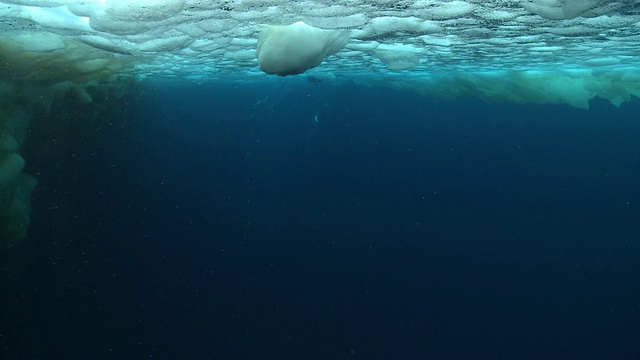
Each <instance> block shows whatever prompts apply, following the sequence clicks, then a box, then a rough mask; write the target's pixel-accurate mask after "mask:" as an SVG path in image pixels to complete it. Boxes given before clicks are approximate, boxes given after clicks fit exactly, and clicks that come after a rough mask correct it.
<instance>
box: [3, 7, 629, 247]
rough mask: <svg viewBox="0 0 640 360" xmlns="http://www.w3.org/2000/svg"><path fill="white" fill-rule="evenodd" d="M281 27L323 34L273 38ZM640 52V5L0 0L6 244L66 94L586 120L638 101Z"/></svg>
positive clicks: (18, 225) (18, 229)
mask: <svg viewBox="0 0 640 360" xmlns="http://www.w3.org/2000/svg"><path fill="white" fill-rule="evenodd" d="M298 21H302V22H304V24H306V25H308V26H306V25H305V26H288V25H291V24H295V23H297V22H298ZM287 26H288V27H287ZM284 28H286V29H305V31H307V32H306V34H307V35H308V34H315V35H314V36H312V37H309V36H307V35H304V34H303V35H300V36H299V34H295V33H290V34H287V36H286V37H284V39H285V40H284V41H283V38H282V37H278V38H272V39H271V40H273V39H277V40H278V41H271V40H268V37H269V36H268V35H269V34H274V33H277V31H275V30H274V29H284ZM269 29H271V30H269ZM260 33H262V34H263V36H262V41H260V40H259V39H260V36H259V34H260ZM307 37H308V38H309V39H308V41H307V42H306V43H305V42H304V41H300V39H301V38H307ZM286 39H290V40H286ZM293 42H296V43H295V44H294V43H293ZM300 44H303V45H304V46H301V45H300ZM257 48H260V52H259V53H261V54H262V59H263V60H262V63H259V57H260V56H259V55H260V54H259V53H258V54H257V52H256V50H257ZM302 48H304V49H306V50H304V51H302V50H301V49H302ZM639 55H640V0H612V1H610V0H494V1H484V0H406V1H405V0H401V1H398V0H367V1H352V0H348V1H347V0H307V1H284V0H267V1H264V0H223V1H210V0H135V1H134V0H0V75H1V78H0V81H1V82H0V96H1V97H2V98H1V99H0V100H1V101H0V228H1V229H2V231H5V233H0V243H1V242H5V243H15V242H17V241H19V240H20V239H21V238H23V237H24V229H25V228H26V225H27V224H28V222H29V221H28V212H29V211H28V210H29V194H30V192H31V190H32V189H33V187H34V186H35V179H33V178H32V177H29V176H27V175H25V174H23V173H22V169H23V167H24V160H23V159H22V157H21V156H20V154H19V149H20V144H21V143H22V141H23V140H24V134H26V130H25V129H26V127H27V126H28V125H29V119H30V118H31V117H32V116H33V113H34V111H38V112H41V113H46V112H47V111H48V109H50V108H51V103H52V102H53V101H55V99H56V98H57V97H59V96H75V97H77V99H78V100H79V101H82V102H85V103H91V102H92V101H93V96H92V91H95V89H98V88H100V87H124V86H127V84H130V81H129V80H132V81H141V80H143V79H149V78H151V79H153V78H174V79H180V80H181V81H187V80H193V81H198V82H202V81H221V80H225V81H226V80H229V79H233V80H234V81H259V80H260V79H262V78H264V77H265V76H269V75H266V74H265V73H264V72H263V71H261V68H262V70H264V71H265V72H269V73H273V74H277V75H292V74H298V73H303V72H305V75H301V76H308V77H309V78H310V79H311V80H313V81H322V80H331V79H334V78H345V79H350V80H353V81H357V82H360V83H364V84H375V85H384V86H392V87H396V88H402V89H408V90H412V91H416V92H420V93H424V94H427V95H430V96H445V97H459V96H472V97H479V98H482V99H486V100H489V101H510V102H516V103H524V102H534V103H553V104H569V105H571V106H575V107H578V108H583V109H587V108H588V107H589V102H590V101H591V100H592V99H594V98H596V97H600V98H603V99H607V100H609V101H610V102H611V104H613V105H615V106H620V105H621V104H623V103H624V102H627V101H630V100H631V99H632V97H634V96H635V97H640V60H639V59H640V57H639ZM299 76H300V75H299ZM123 80H127V81H123ZM11 229H13V230H11ZM9 233H11V235H7V234H9Z"/></svg>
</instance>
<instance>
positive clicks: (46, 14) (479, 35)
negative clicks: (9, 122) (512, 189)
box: [0, 0, 640, 108]
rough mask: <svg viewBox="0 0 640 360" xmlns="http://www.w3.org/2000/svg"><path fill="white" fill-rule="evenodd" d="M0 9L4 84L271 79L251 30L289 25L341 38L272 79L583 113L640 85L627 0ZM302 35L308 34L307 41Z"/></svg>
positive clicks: (35, 4) (88, 0) (11, 0)
mask: <svg viewBox="0 0 640 360" xmlns="http://www.w3.org/2000/svg"><path fill="white" fill-rule="evenodd" d="M0 4H2V6H1V7H0V19H2V20H0V33H1V34H2V36H1V37H0V58H1V60H2V64H3V65H2V67H1V68H0V71H1V72H2V75H3V78H5V79H7V78H14V79H21V80H24V79H27V80H29V81H34V82H40V83H48V84H56V83H59V82H72V83H76V84H84V83H87V82H91V81H96V80H99V81H102V82H109V81H112V80H118V79H121V78H123V77H126V78H130V79H134V80H139V79H143V78H149V77H151V78H154V77H156V78H160V77H162V78H167V77H169V78H179V79H185V80H187V79H194V80H197V81H208V80H211V81H215V80H217V79H220V78H223V77H226V76H235V77H241V78H243V79H256V78H260V77H264V76H269V75H266V74H264V73H263V72H262V71H261V70H260V66H259V64H258V57H257V54H256V48H257V47H258V38H259V34H260V33H261V32H264V31H265V29H268V28H271V29H275V28H277V26H289V25H291V24H294V23H296V22H299V21H301V22H304V23H305V24H307V25H308V26H309V29H317V30H314V31H316V32H318V33H320V34H325V33H326V34H332V33H333V32H336V33H337V32H338V31H339V32H340V34H346V39H345V41H342V43H341V45H344V46H341V47H340V48H336V49H331V50H332V51H326V52H323V51H320V52H319V53H318V55H319V56H320V57H319V58H317V59H313V60H314V61H312V62H310V63H312V64H313V66H302V67H300V69H301V70H300V69H294V70H277V69H279V67H278V66H277V65H278V64H274V63H270V68H274V69H276V70H272V71H271V72H272V73H276V74H278V72H280V75H289V74H297V73H300V72H303V71H305V70H306V76H310V77H313V78H316V79H327V78H336V77H343V78H350V79H355V80H358V81H362V82H373V83H376V84H385V85H391V86H398V87H403V88H410V89H415V90H417V91H420V92H424V93H427V94H433V95H443V96H459V95H470V96H480V97H482V98H487V99H491V100H494V99H495V100H508V101H516V102H539V103H568V104H571V105H574V106H578V107H583V108H584V107H587V106H588V102H589V100H591V99H592V98H594V97H602V98H605V99H609V100H610V101H611V103H613V104H614V105H619V104H621V103H623V102H625V101H628V100H629V99H630V97H631V96H634V95H638V94H639V93H640V85H639V84H638V81H637V79H638V77H639V75H638V74H639V73H638V72H639V71H640V70H639V68H640V60H639V58H638V55H639V54H640V1H638V0H620V1H606V0H497V1H481V0H466V1H462V0H453V1H447V0H416V1H395V0H394V1H390V0H372V1H352V0H335V1H327V0H309V1H282V0H268V1H257V0H235V1H234V0H228V1H204V0H136V1H127V0H2V1H0ZM274 26H276V27H274ZM322 31H324V32H322ZM320 38H322V37H320ZM313 41H319V40H314V39H310V40H309V43H310V44H308V45H313V44H311V42H313ZM275 43H278V44H279V46H280V47H281V48H282V49H286V51H284V50H283V51H281V50H279V49H280V48H270V49H268V50H269V54H270V55H271V57H270V59H283V60H281V61H282V62H283V63H284V61H285V60H284V59H288V57H291V56H296V55H299V54H296V53H295V52H291V49H295V48H296V47H297V46H294V45H293V44H289V45H290V46H288V47H287V46H285V45H283V43H284V42H283V41H279V42H275ZM316 45H317V46H316V48H319V49H324V47H323V46H321V44H320V45H318V44H316ZM279 51H280V52H279ZM287 51H288V52H287ZM265 53H266V52H265ZM334 53H335V54H334ZM323 57H324V58H323ZM318 62H321V63H320V64H318ZM285 68H286V66H285ZM309 69H310V70H309ZM267 72H269V71H267ZM302 76H305V75H302Z"/></svg>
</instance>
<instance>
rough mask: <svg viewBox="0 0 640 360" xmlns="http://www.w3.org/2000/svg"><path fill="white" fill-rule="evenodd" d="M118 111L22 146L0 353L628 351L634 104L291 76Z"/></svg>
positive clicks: (145, 100) (178, 93) (295, 355)
mask: <svg viewBox="0 0 640 360" xmlns="http://www.w3.org/2000/svg"><path fill="white" fill-rule="evenodd" d="M125 99H126V101H124V99H121V100H119V102H120V103H119V104H111V105H112V106H111V107H110V108H116V110H115V111H108V112H107V111H105V112H103V113H101V114H100V116H99V117H96V118H94V119H92V120H91V121H90V124H83V125H81V126H79V125H78V123H81V122H83V121H84V120H83V119H81V118H82V116H83V112H84V111H85V110H86V109H82V110H78V112H77V113H76V112H74V111H75V110H72V109H60V111H62V112H65V111H66V112H67V113H68V115H66V117H64V118H56V119H55V121H58V122H66V123H67V126H66V129H64V130H55V129H52V128H51V127H52V126H51V125H49V124H43V126H42V127H40V128H38V130H34V133H33V134H31V135H32V136H31V138H30V139H31V140H29V141H34V142H38V143H37V144H30V143H29V141H27V143H26V145H25V151H26V152H25V157H27V158H29V159H30V161H29V162H28V163H27V164H28V165H27V166H26V169H27V170H28V171H29V172H30V173H34V174H37V176H38V179H39V180H38V181H39V184H38V188H37V190H35V192H34V194H33V208H32V217H33V221H32V224H31V226H30V228H29V236H28V237H27V239H26V240H24V241H23V243H21V244H19V245H18V246H15V247H13V248H10V249H8V251H7V250H5V251H3V252H2V277H1V280H2V282H1V284H2V288H3V290H2V296H1V299H2V313H1V314H2V319H1V320H2V322H1V323H0V334H1V335H2V336H1V337H0V345H1V348H0V350H1V351H2V354H3V359H26V358H34V359H36V358H43V359H45V358H60V359H110V358H114V359H123V358H126V359H134V358H160V359H176V358H189V359H351V358H361V359H469V358H471V359H576V358H580V359H637V358H638V356H640V341H639V340H640V327H639V326H638V325H639V324H640V313H639V311H638V310H639V309H638V306H639V305H638V304H640V282H639V281H638V278H639V275H640V264H639V262H638V256H639V255H640V242H639V240H638V237H639V234H640V221H639V218H640V203H639V199H640V187H638V183H639V182H640V167H639V166H638V162H639V161H640V151H639V150H640V149H639V145H638V141H637V139H638V138H640V121H638V119H639V118H638V114H639V113H640V101H633V102H631V103H629V104H625V105H624V106H622V107H621V108H620V109H612V106H611V105H610V104H607V103H603V102H596V103H595V104H593V106H592V109H591V110H590V111H589V112H586V111H584V110H580V109H573V108H570V107H568V106H558V105H556V106H551V105H547V106H540V105H504V104H500V105H496V104H489V103H485V102H482V101H478V100H474V99H465V100H460V101H448V100H437V99H429V98H425V97H423V96H419V95H415V94H412V93H407V92H402V91H393V90H389V89H383V88H363V87H361V86H357V85H354V84H350V83H344V84H332V85H326V84H315V83H309V82H308V81H306V80H304V81H292V80H288V79H287V80H275V81H268V82H265V83H263V84H239V85H238V84H234V83H233V82H230V83H229V84H217V85H181V84H179V83H178V84H176V83H159V84H157V86H155V87H149V88H147V89H146V90H145V92H144V93H138V94H136V96H132V97H131V98H128V97H125ZM71 105H72V104H64V105H60V106H71ZM116 105H117V106H116ZM85 120H86V119H85ZM42 121H47V120H42ZM58 126H59V125H58ZM34 128H35V127H34ZM30 147H33V148H34V149H35V148H40V149H44V152H43V153H40V154H39V155H38V154H35V153H34V154H30V153H29V148H30ZM40 151H42V150H40Z"/></svg>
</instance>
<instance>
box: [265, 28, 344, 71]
mask: <svg viewBox="0 0 640 360" xmlns="http://www.w3.org/2000/svg"><path fill="white" fill-rule="evenodd" d="M348 41H349V33H348V32H347V31H343V30H322V29H319V28H316V27H313V26H310V25H307V24H305V23H303V22H302V21H298V22H296V23H294V24H291V25H286V26H281V25H274V26H269V27H267V28H265V29H264V30H262V32H261V33H260V35H259V36H258V48H257V51H256V56H257V57H258V65H259V66H260V70H262V71H264V72H265V73H267V74H276V75H280V76H286V75H295V74H301V73H303V72H305V71H307V70H309V69H311V68H314V67H316V66H318V65H320V63H321V62H322V60H324V58H325V57H327V56H328V55H331V54H335V53H337V52H338V51H340V49H342V48H343V47H344V46H345V45H346V44H347V42H348Z"/></svg>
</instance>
